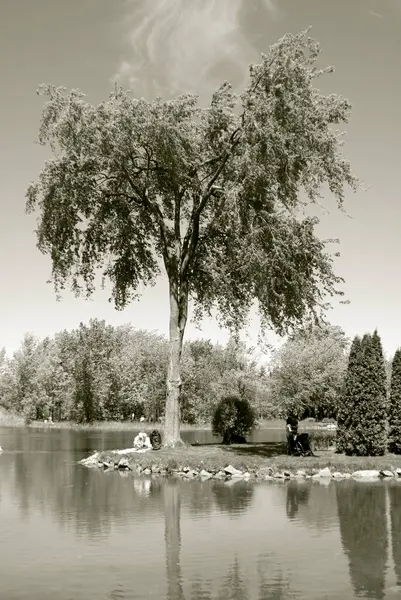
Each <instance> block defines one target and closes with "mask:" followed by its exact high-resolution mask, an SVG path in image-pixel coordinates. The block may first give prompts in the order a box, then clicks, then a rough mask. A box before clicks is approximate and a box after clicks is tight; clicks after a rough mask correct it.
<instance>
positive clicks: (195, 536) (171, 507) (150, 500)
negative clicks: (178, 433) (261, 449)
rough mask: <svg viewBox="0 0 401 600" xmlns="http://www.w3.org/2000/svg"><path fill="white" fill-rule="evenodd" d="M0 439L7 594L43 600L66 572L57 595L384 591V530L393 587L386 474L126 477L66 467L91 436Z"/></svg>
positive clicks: (393, 495) (275, 595)
mask: <svg viewBox="0 0 401 600" xmlns="http://www.w3.org/2000/svg"><path fill="white" fill-rule="evenodd" d="M1 434H2V435H3V432H1ZM7 435H9V436H10V439H9V440H8V442H6V443H4V438H2V444H3V443H4V445H5V446H7V448H10V447H12V444H14V447H15V449H16V451H15V452H12V451H8V452H5V453H3V454H2V456H1V458H0V492H1V495H0V499H1V513H0V526H1V530H2V537H1V539H0V556H2V560H1V561H0V580H1V582H2V592H3V591H4V597H6V598H15V599H16V600H17V599H18V600H28V599H29V600H31V598H33V599H34V600H36V599H38V600H39V598H40V600H48V599H49V600H50V598H52V596H51V593H52V589H53V588H55V587H56V586H57V585H59V581H60V580H61V579H63V578H64V579H63V582H64V586H63V590H62V591H61V592H60V593H59V594H58V595H56V596H53V597H58V598H60V600H70V598H75V597H84V598H85V600H95V599H96V600H98V599H99V598H107V600H120V599H122V598H145V597H149V596H152V597H158V598H168V599H170V600H172V599H173V598H174V599H178V600H212V599H213V600H226V599H227V600H229V599H237V598H241V600H267V599H269V600H289V599H291V598H297V600H321V598H322V597H325V594H326V595H327V597H330V598H333V600H334V599H335V600H338V599H339V598H350V599H351V598H354V597H359V598H384V597H385V592H387V593H388V597H391V596H390V595H389V594H391V593H393V591H394V590H395V589H396V586H394V585H393V583H395V581H393V580H392V579H391V578H392V571H390V573H389V574H387V572H386V569H387V556H388V550H389V548H388V546H389V541H388V533H389V531H390V529H391V534H392V555H393V558H394V564H395V571H396V574H397V583H398V585H401V533H400V532H401V514H400V509H399V507H400V506H401V485H400V486H398V485H397V484H396V482H393V484H391V483H387V485H385V484H383V483H378V484H372V485H370V484H363V483H355V482H354V483H352V482H347V481H346V482H341V483H334V482H330V481H328V482H327V484H322V483H318V482H314V481H313V482H305V481H304V482H295V481H290V482H288V483H281V484H275V483H267V482H266V483H265V484H264V483H261V484H258V485H254V484H253V483H250V482H245V481H242V480H237V481H236V480H232V481H231V482H218V481H215V480H210V481H207V482H203V483H201V482H199V481H186V480H180V479H168V480H166V479H164V478H162V477H158V478H157V477H153V478H151V477H133V476H132V474H131V473H129V474H128V473H122V472H110V473H108V472H105V473H102V472H100V471H98V470H89V469H86V468H84V467H82V466H80V465H77V462H76V461H77V460H78V459H79V458H81V457H82V456H83V455H84V454H85V453H86V452H89V451H91V450H93V449H95V448H96V447H98V448H99V447H100V444H99V438H98V437H96V436H95V437H93V434H92V432H91V433H90V434H88V435H89V437H87V436H86V434H84V435H83V434H82V433H79V434H77V433H76V432H66V433H65V432H60V431H58V432H55V431H52V432H49V434H43V432H39V433H37V432H29V431H28V432H27V431H26V430H18V431H16V430H14V431H13V432H12V433H8V434H7ZM12 435H14V437H13V439H12V440H11V436H12ZM113 435H114V434H113ZM74 436H75V437H74ZM74 440H75V443H74ZM104 443H105V445H107V446H111V447H115V445H116V440H115V438H113V439H112V440H111V441H110V439H108V438H105V440H104ZM84 447H85V448H86V447H88V448H87V450H85V452H83V450H82V448H84ZM386 510H387V516H386ZM390 513H391V516H390ZM386 519H387V520H386ZM54 548H57V553H55V552H54ZM348 571H349V573H348ZM20 573H21V575H20ZM386 579H387V581H386ZM31 582H33V583H31ZM386 583H387V588H386V586H385V584H386ZM33 584H35V585H36V587H35V588H32V585H33ZM16 586H17V587H16ZM18 586H19V587H18ZM51 586H53V588H52V587H51ZM352 588H353V591H352ZM33 589H34V592H35V593H32V590H33ZM35 594H36V595H35Z"/></svg>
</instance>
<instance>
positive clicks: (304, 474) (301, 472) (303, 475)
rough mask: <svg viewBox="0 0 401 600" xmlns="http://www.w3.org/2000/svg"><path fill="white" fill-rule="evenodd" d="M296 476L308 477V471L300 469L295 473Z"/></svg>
mask: <svg viewBox="0 0 401 600" xmlns="http://www.w3.org/2000/svg"><path fill="white" fill-rule="evenodd" d="M295 477H306V472H305V471H302V470H301V469H299V470H298V471H297V472H296V473H295Z"/></svg>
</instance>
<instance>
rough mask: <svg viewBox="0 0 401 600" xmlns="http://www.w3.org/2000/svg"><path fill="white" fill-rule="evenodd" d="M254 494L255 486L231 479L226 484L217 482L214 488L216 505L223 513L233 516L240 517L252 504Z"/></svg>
mask: <svg viewBox="0 0 401 600" xmlns="http://www.w3.org/2000/svg"><path fill="white" fill-rule="evenodd" d="M253 493H254V484H253V483H250V482H247V481H241V480H236V479H231V480H230V481H226V482H224V483H221V482H216V483H215V484H214V486H213V495H214V498H215V501H216V505H217V506H218V508H219V509H220V510H221V511H222V512H227V513H229V514H230V515H231V516H233V517H235V516H240V515H241V514H242V513H243V512H244V511H245V509H246V508H248V507H249V506H250V504H251V501H252V498H253Z"/></svg>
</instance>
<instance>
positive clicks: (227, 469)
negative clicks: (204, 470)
mask: <svg viewBox="0 0 401 600" xmlns="http://www.w3.org/2000/svg"><path fill="white" fill-rule="evenodd" d="M224 472H225V473H226V474H227V475H231V477H234V476H235V477H242V471H239V470H238V469H236V468H235V467H233V466H232V465H228V466H227V467H225V468H224Z"/></svg>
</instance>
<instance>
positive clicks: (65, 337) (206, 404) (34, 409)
mask: <svg viewBox="0 0 401 600" xmlns="http://www.w3.org/2000/svg"><path fill="white" fill-rule="evenodd" d="M236 348H237V349H236ZM166 358H167V341H166V340H165V339H164V338H163V337H162V336H159V335H155V334H154V333H150V332H146V331H143V330H135V329H133V328H132V327H130V326H128V325H124V326H120V327H111V326H110V325H106V323H105V322H104V321H98V320H96V319H94V320H91V321H90V322H89V323H88V324H86V325H84V324H83V323H81V324H80V325H79V327H78V328H77V329H75V330H72V331H62V332H59V333H57V334H56V335H55V336H54V337H52V338H45V339H44V340H42V341H40V340H38V339H36V338H34V337H33V336H32V335H27V336H25V338H24V340H23V342H22V344H21V348H20V349H19V350H18V351H17V352H16V353H15V354H14V356H13V358H11V359H8V360H4V365H3V366H2V370H1V373H0V405H2V406H4V407H5V408H9V409H14V410H16V411H17V412H18V413H20V414H24V415H25V416H26V418H27V420H32V419H34V420H35V419H39V420H42V419H48V418H50V417H51V418H52V420H53V421H63V420H72V421H75V422H78V423H88V422H89V423H90V422H92V421H103V420H109V421H124V420H131V418H132V414H134V416H135V419H136V420H138V419H139V418H140V417H142V416H144V417H145V419H146V420H148V421H160V419H162V418H163V417H164V414H165V380H166ZM183 367H184V368H183V394H182V396H183V399H182V419H183V421H184V422H186V423H198V424H202V423H210V422H211V419H212V415H213V412H214V410H215V408H216V405H217V404H218V402H219V400H220V398H221V397H222V396H224V395H226V394H227V390H229V391H230V390H232V391H233V393H240V392H239V391H240V390H242V395H243V396H244V397H246V398H247V399H248V400H249V401H250V402H251V404H252V406H254V407H258V410H259V414H260V415H261V416H264V414H265V413H264V409H265V405H264V397H263V392H264V393H265V394H267V390H266V389H265V387H264V386H265V385H266V383H267V378H265V377H263V375H261V372H260V368H258V367H257V366H256V365H255V364H254V363H253V362H252V361H251V360H250V359H249V358H248V356H247V352H246V349H245V348H244V346H243V345H242V344H240V345H238V344H236V343H235V342H234V341H233V340H230V342H229V343H228V344H227V345H226V346H221V345H219V344H216V345H214V344H212V343H211V342H210V341H209V340H194V341H189V342H187V343H186V344H185V346H184V358H183Z"/></svg>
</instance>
